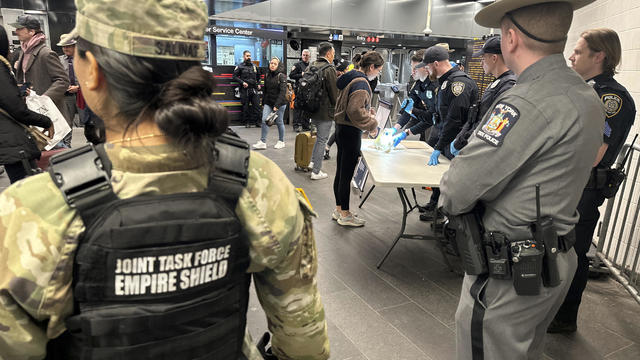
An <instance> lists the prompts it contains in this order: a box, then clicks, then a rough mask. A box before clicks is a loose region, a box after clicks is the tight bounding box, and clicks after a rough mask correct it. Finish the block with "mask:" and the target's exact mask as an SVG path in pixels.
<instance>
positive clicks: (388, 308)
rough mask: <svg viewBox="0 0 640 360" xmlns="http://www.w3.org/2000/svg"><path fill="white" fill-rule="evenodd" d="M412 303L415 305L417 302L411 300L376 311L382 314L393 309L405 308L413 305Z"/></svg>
mask: <svg viewBox="0 0 640 360" xmlns="http://www.w3.org/2000/svg"><path fill="white" fill-rule="evenodd" d="M412 303H413V304H415V302H414V301H413V300H409V301H407V302H404V303H402V304H398V305H391V306H387V307H384V308H381V309H378V310H376V311H378V312H381V311H386V310H391V309H395V308H397V307H400V306H404V305H408V304H412Z"/></svg>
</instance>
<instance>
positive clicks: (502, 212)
mask: <svg viewBox="0 0 640 360" xmlns="http://www.w3.org/2000/svg"><path fill="white" fill-rule="evenodd" d="M604 118H605V112H604V107H603V106H602V102H601V101H599V99H598V97H597V95H596V93H595V91H594V90H593V88H591V87H590V86H589V85H587V84H586V83H585V81H584V80H583V79H581V78H580V77H579V76H578V75H577V74H576V73H575V72H574V71H573V70H571V69H570V68H568V67H567V65H566V61H565V59H564V58H563V57H562V55H561V54H555V55H550V56H547V57H545V58H543V59H541V60H539V61H538V62H536V63H535V64H533V65H531V66H529V67H528V68H527V69H525V70H524V71H523V72H522V74H520V76H519V78H518V81H517V83H516V86H514V87H513V88H512V89H511V90H510V91H508V92H506V93H504V94H502V95H501V96H500V97H499V98H498V100H497V102H496V105H495V106H494V108H493V109H492V110H490V111H488V112H487V114H485V116H484V118H483V119H482V121H481V122H480V125H479V126H478V128H477V129H476V131H475V132H474V134H473V135H472V136H471V137H470V138H469V144H468V145H467V146H466V147H465V148H464V149H462V150H461V151H460V154H459V155H458V156H456V157H455V158H454V159H453V161H452V162H451V167H450V168H449V170H448V171H447V172H446V173H445V174H444V176H443V178H442V180H441V183H440V188H441V191H442V195H441V196H440V202H439V206H441V207H442V208H443V210H444V211H445V212H446V213H448V214H451V215H457V214H462V213H465V212H468V211H470V210H472V209H473V208H474V206H475V205H476V203H478V202H480V203H482V204H483V205H484V207H485V213H484V217H483V220H484V225H485V229H486V230H487V231H501V232H504V233H505V234H507V236H509V238H510V239H511V240H522V239H527V238H531V232H530V229H529V224H530V223H531V222H533V221H535V219H536V202H535V194H536V192H535V185H536V184H540V189H541V190H540V197H541V215H542V216H551V217H552V218H553V220H554V224H555V228H556V230H557V232H558V234H559V235H564V234H566V233H567V232H569V231H570V230H571V228H572V227H573V226H574V224H575V223H577V221H578V218H579V215H578V212H577V211H576V206H577V205H578V201H579V200H580V196H581V195H582V190H583V189H584V186H585V185H586V183H587V180H588V177H589V172H590V171H591V167H592V165H593V162H594V160H595V157H596V153H597V151H598V148H599V147H600V145H601V144H602V132H603V128H604Z"/></svg>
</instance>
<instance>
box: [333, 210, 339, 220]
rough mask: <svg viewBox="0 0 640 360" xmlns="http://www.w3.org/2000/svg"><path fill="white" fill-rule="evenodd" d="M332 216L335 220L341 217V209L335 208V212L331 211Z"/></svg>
mask: <svg viewBox="0 0 640 360" xmlns="http://www.w3.org/2000/svg"><path fill="white" fill-rule="evenodd" d="M331 218H332V219H333V220H338V219H340V211H338V210H336V209H333V212H332V213H331Z"/></svg>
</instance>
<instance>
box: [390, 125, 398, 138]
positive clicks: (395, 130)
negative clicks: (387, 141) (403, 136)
mask: <svg viewBox="0 0 640 360" xmlns="http://www.w3.org/2000/svg"><path fill="white" fill-rule="evenodd" d="M397 133H398V129H396V127H395V126H394V127H392V128H391V135H392V136H393V135H395V134H397Z"/></svg>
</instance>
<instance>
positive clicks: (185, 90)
mask: <svg viewBox="0 0 640 360" xmlns="http://www.w3.org/2000/svg"><path fill="white" fill-rule="evenodd" d="M214 88H215V82H214V80H213V77H212V76H211V74H210V73H209V72H207V71H206V70H204V69H202V68H201V67H200V66H193V67H191V68H189V69H188V70H186V71H185V72H183V73H182V74H181V75H180V76H179V77H177V78H175V79H173V80H170V81H168V82H167V83H166V84H165V85H164V86H163V89H162V91H161V92H160V94H159V95H158V102H157V109H156V111H155V114H154V116H155V121H156V123H157V124H158V127H159V128H160V129H161V130H162V131H163V132H164V133H165V134H166V135H167V136H169V137H170V138H172V139H173V140H174V142H176V143H177V144H178V145H180V146H184V147H185V148H187V149H192V150H197V149H198V148H199V147H201V146H202V145H203V142H208V141H210V140H211V138H215V137H217V136H219V135H222V134H223V133H224V132H225V130H226V129H227V127H228V126H229V114H228V113H227V110H226V109H225V108H224V107H223V106H222V105H220V104H218V103H217V102H216V101H215V100H214V99H213V96H212V92H213V89H214Z"/></svg>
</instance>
